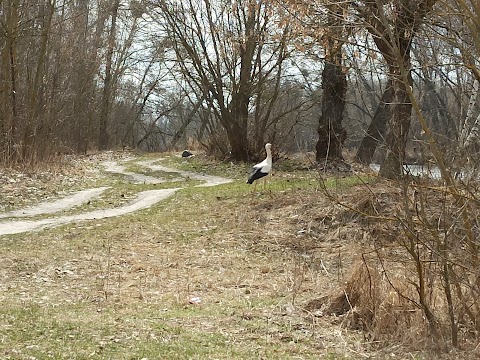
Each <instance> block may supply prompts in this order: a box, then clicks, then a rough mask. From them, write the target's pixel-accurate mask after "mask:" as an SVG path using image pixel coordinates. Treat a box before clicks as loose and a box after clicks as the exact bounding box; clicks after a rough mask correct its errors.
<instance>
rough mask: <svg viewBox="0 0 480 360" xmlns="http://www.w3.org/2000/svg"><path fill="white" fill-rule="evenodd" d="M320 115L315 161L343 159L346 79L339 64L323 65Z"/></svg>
mask: <svg viewBox="0 0 480 360" xmlns="http://www.w3.org/2000/svg"><path fill="white" fill-rule="evenodd" d="M322 86H323V98H322V114H321V116H320V119H319V124H318V130H317V131H318V141H317V144H316V160H317V161H320V160H322V159H343V156H342V147H343V143H344V142H345V139H346V138H347V132H346V131H345V129H344V128H343V127H342V120H343V112H344V110H345V95H346V92H347V77H346V74H345V72H344V71H343V69H342V66H341V64H333V63H325V67H324V69H323V72H322Z"/></svg>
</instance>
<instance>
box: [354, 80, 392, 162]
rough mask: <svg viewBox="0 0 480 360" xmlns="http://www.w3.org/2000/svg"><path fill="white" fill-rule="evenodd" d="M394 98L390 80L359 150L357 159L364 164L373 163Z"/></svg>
mask: <svg viewBox="0 0 480 360" xmlns="http://www.w3.org/2000/svg"><path fill="white" fill-rule="evenodd" d="M392 99H393V88H392V86H391V82H390V81H389V82H388V84H387V88H386V89H385V91H384V92H383V94H382V98H381V100H380V103H379V104H378V107H377V110H376V111H375V115H374V116H373V119H372V122H371V123H370V125H369V126H368V129H367V133H366V135H365V137H364V138H363V140H362V142H361V143H360V146H359V148H358V150H357V155H356V156H355V160H356V161H358V162H359V163H362V164H364V165H370V164H371V163H372V159H373V155H374V154H375V150H376V149H377V146H378V144H379V143H380V142H381V141H382V139H383V137H384V136H385V129H386V126H387V121H388V118H389V116H390V114H389V106H388V104H389V103H391V102H392Z"/></svg>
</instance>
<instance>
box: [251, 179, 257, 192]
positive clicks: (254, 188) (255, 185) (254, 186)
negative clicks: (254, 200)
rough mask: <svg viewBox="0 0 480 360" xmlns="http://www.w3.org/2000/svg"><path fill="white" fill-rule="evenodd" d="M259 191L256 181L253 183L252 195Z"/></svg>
mask: <svg viewBox="0 0 480 360" xmlns="http://www.w3.org/2000/svg"><path fill="white" fill-rule="evenodd" d="M256 190H257V182H256V181H254V182H253V191H252V194H255V191H256Z"/></svg>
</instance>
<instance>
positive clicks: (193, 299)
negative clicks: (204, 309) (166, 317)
mask: <svg viewBox="0 0 480 360" xmlns="http://www.w3.org/2000/svg"><path fill="white" fill-rule="evenodd" d="M188 302H189V303H190V304H192V305H200V304H201V303H202V298H201V297H198V296H193V297H191V298H189V299H188Z"/></svg>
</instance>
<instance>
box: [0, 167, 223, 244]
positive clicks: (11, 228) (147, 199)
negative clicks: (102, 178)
mask: <svg viewBox="0 0 480 360" xmlns="http://www.w3.org/2000/svg"><path fill="white" fill-rule="evenodd" d="M156 161H158V160H152V161H139V162H137V163H138V164H139V165H141V166H144V167H148V168H150V169H152V170H154V171H165V172H175V173H178V174H179V176H181V177H182V178H179V179H174V180H165V179H162V178H155V177H152V176H147V175H143V174H137V173H132V172H127V171H125V167H124V166H123V165H121V164H118V163H116V162H112V161H109V162H104V163H103V164H102V165H103V166H104V168H105V170H106V171H107V172H111V173H116V174H120V175H124V176H126V177H127V178H128V179H131V180H132V181H134V183H136V184H158V183H162V182H175V181H181V180H184V178H191V179H195V180H202V181H205V182H204V183H203V184H200V185H196V187H202V186H216V185H221V184H226V183H229V182H231V181H232V180H231V179H225V178H222V177H218V176H210V175H203V174H199V173H195V172H190V171H179V170H176V169H173V168H168V167H165V166H161V165H155V164H154V162H156ZM127 181H128V180H127ZM107 189H108V187H99V188H92V189H85V190H81V191H79V192H77V193H74V194H72V195H69V196H66V197H65V198H62V199H59V200H55V201H50V202H44V203H40V204H38V205H36V206H32V207H29V208H26V209H20V210H16V211H11V212H8V213H0V236H1V235H8V234H19V233H24V232H28V231H38V230H42V229H46V228H51V227H55V226H59V225H64V224H68V223H72V222H77V221H86V220H98V219H105V218H110V217H116V216H122V215H126V214H130V213H133V212H135V211H138V210H143V209H147V208H149V207H151V206H153V205H155V204H156V203H158V202H159V201H161V200H164V199H166V198H168V197H169V196H172V195H173V194H175V192H177V191H178V190H180V189H182V188H181V187H177V188H171V189H160V190H147V191H141V192H139V193H138V194H137V196H136V197H135V198H134V199H132V201H130V202H129V203H128V204H125V205H123V206H120V207H117V208H109V209H98V210H93V211H89V212H84V213H80V214H76V215H63V216H57V217H52V218H48V219H39V220H18V219H17V220H11V219H7V220H6V221H3V220H1V219H6V218H22V217H32V216H36V215H43V214H54V213H56V212H60V211H63V210H66V209H69V208H72V207H75V206H78V205H81V204H83V203H85V202H87V201H89V200H91V199H92V198H95V197H97V196H100V195H101V194H102V193H103V192H104V191H105V190H107Z"/></svg>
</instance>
